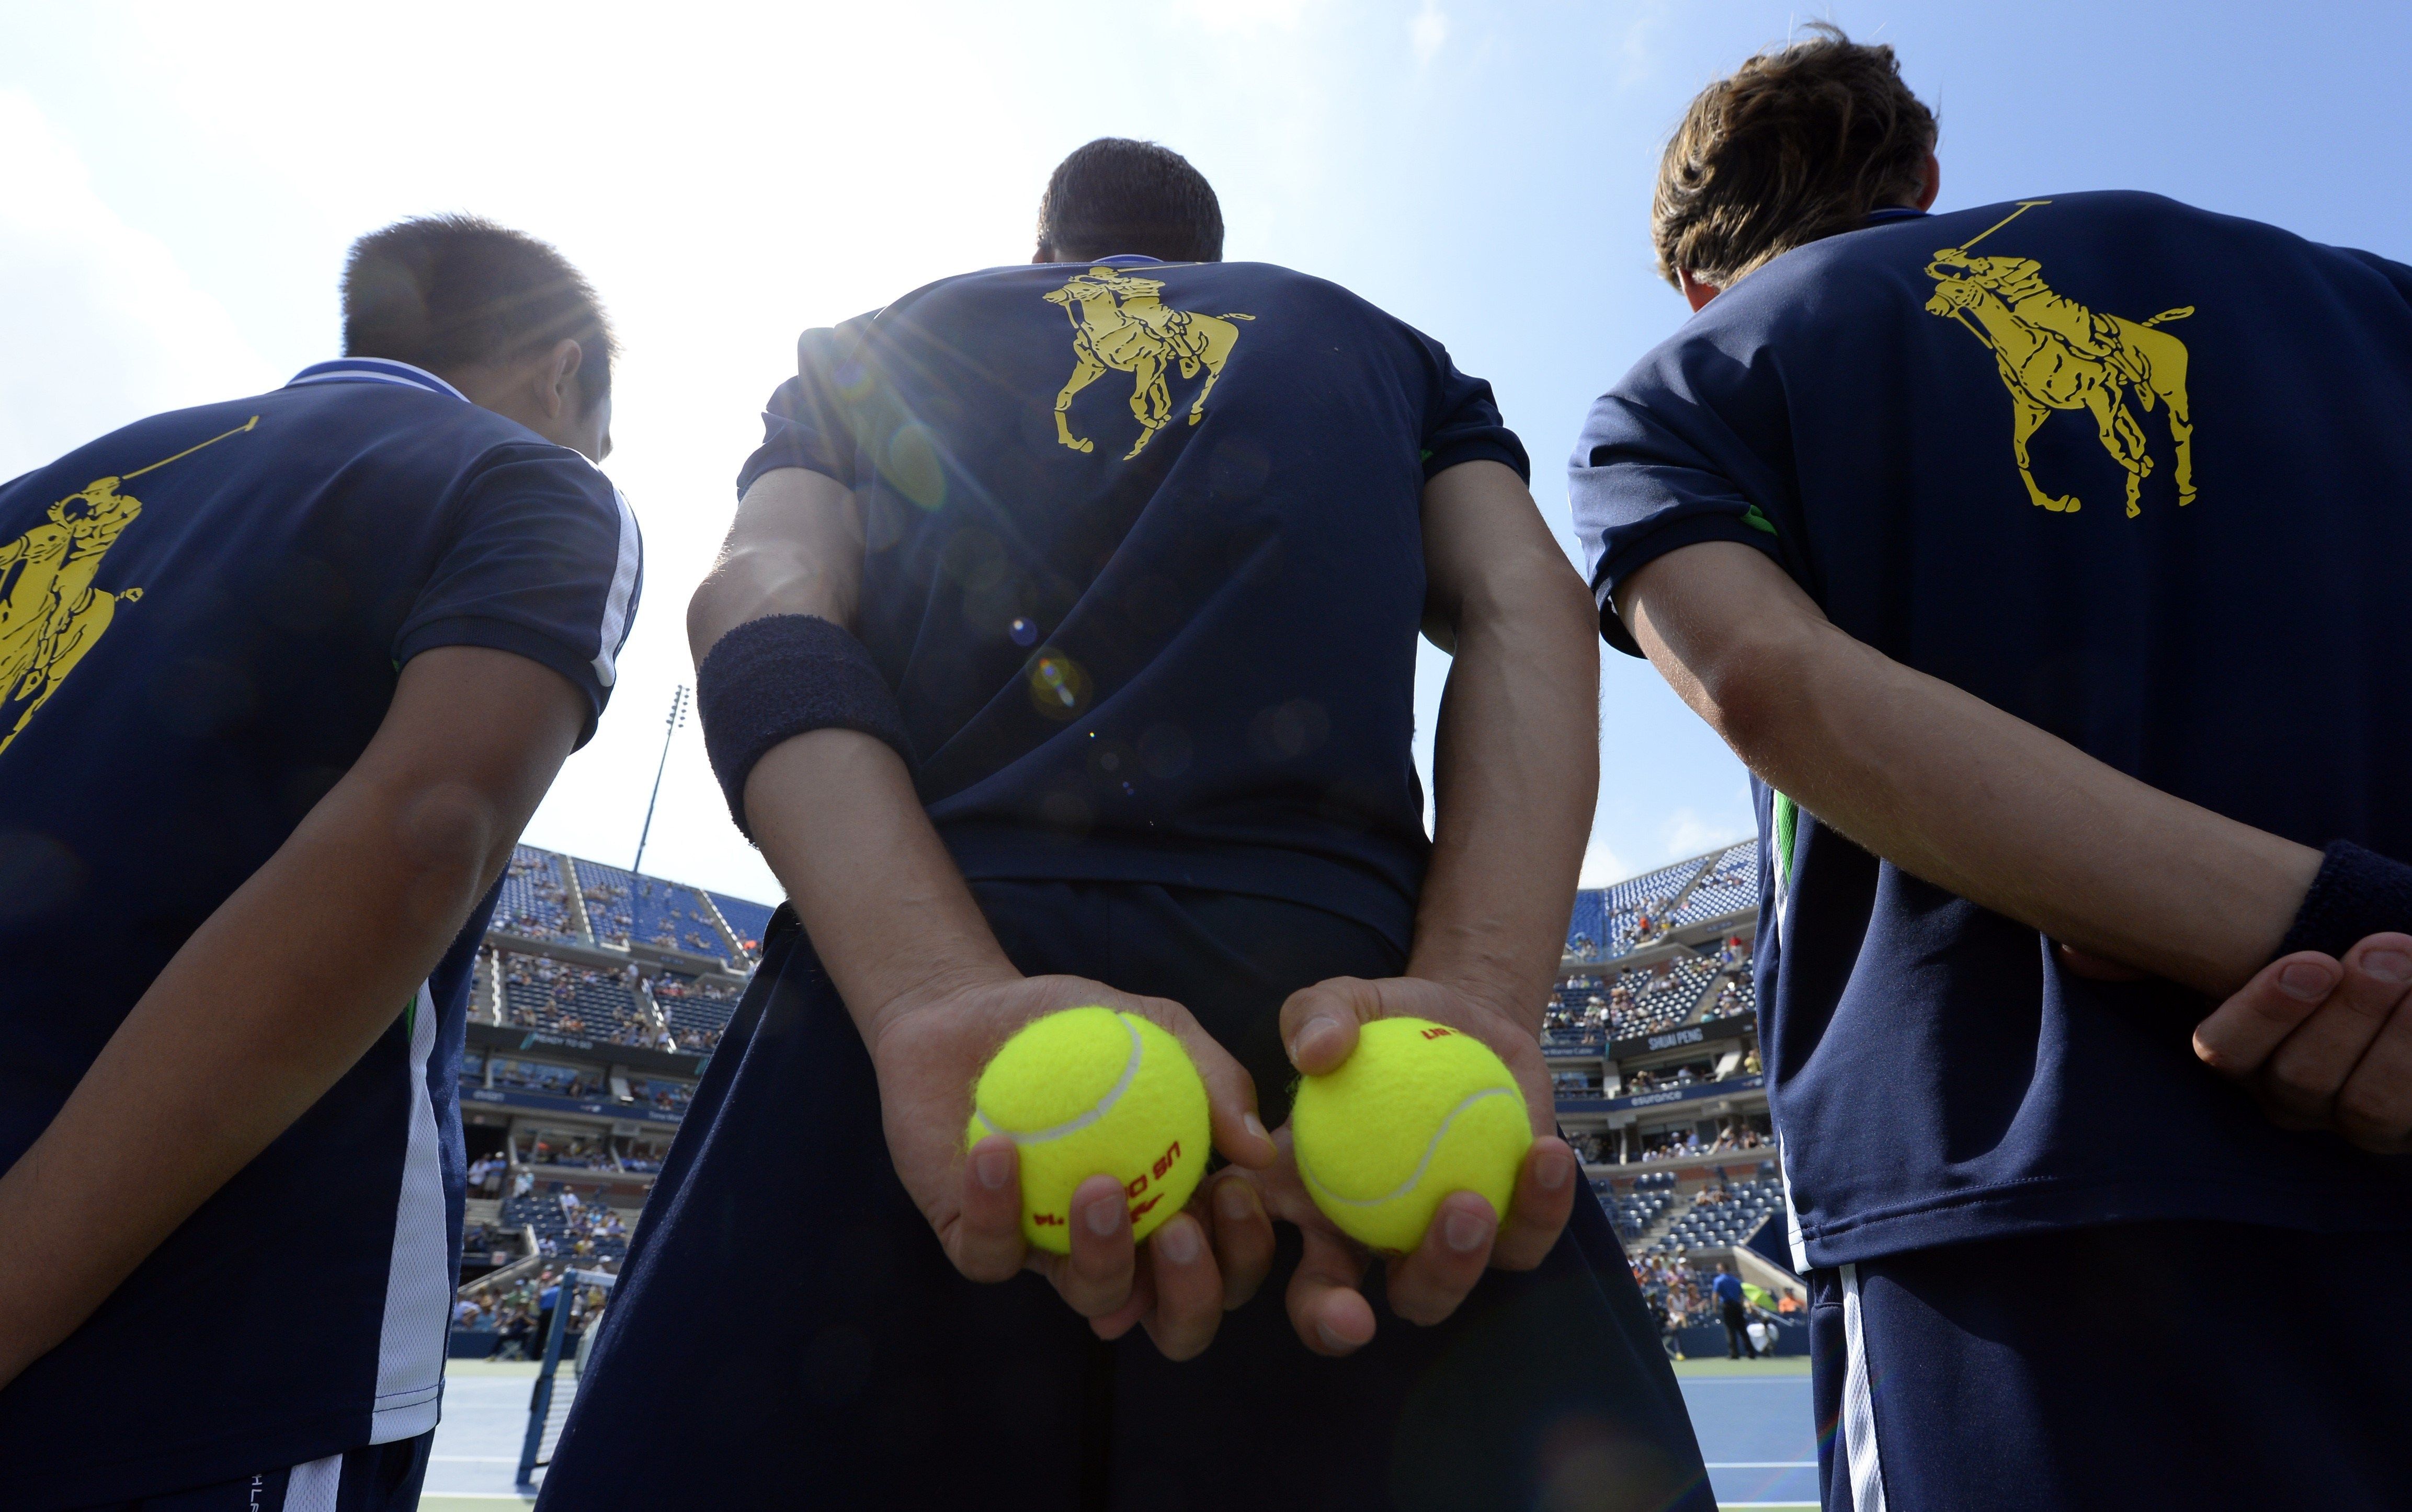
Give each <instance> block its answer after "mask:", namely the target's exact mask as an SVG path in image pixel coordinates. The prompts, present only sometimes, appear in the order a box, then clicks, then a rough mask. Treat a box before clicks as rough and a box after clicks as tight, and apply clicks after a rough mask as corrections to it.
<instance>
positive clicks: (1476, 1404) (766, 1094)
mask: <svg viewBox="0 0 2412 1512" xmlns="http://www.w3.org/2000/svg"><path fill="white" fill-rule="evenodd" d="M974 891H975V893H976V894H977V895H978V899H979V902H980V904H981V907H982V909H983V910H984V911H985V912H986V914H987V915H988V917H989V920H990V922H991V924H992V925H993V927H994V928H995V929H996V932H997V935H998V938H999V939H1000V940H1001V941H1002V942H1003V943H1004V945H1005V947H1006V949H1007V952H1008V953H1009V954H1010V955H1011V956H1012V958H1013V960H1014V962H1015V963H1016V964H1017V965H1019V966H1020V967H1021V968H1022V970H1024V971H1026V972H1032V973H1040V972H1070V973H1078V974H1080V975H1081V976H1092V977H1096V978H1097V979H1099V980H1103V981H1108V982H1111V983H1113V984H1114V985H1115V986H1117V987H1119V988H1122V989H1125V991H1134V992H1143V993H1150V994H1155V995H1160V996H1165V997H1171V998H1175V999H1178V1000H1179V1001H1181V1002H1183V1003H1184V1004H1185V1005H1186V1006H1188V1007H1189V1009H1190V1010H1191V1011H1192V1012H1193V1013H1195V1014H1196V1015H1197V1016H1198V1018H1199V1020H1200V1022H1202V1023H1203V1024H1204V1025H1205V1027H1206V1028H1207V1029H1208V1030H1209V1031H1210V1032H1211V1033H1213V1035H1215V1036H1216V1038H1217V1039H1218V1040H1220V1041H1221V1043H1222V1044H1223V1045H1224V1046H1225V1047H1226V1048H1228V1050H1231V1051H1232V1053H1233V1054H1234V1055H1236V1056H1238V1057H1239V1058H1240V1060H1241V1061H1242V1062H1243V1064H1246V1065H1247V1067H1248V1068H1249V1071H1250V1072H1251V1074H1252V1075H1254V1076H1255V1077H1256V1079H1257V1088H1258V1091H1259V1094H1260V1095H1261V1098H1262V1101H1263V1102H1264V1104H1265V1112H1266V1115H1267V1118H1268V1121H1269V1122H1277V1121H1278V1120H1279V1118H1280V1117H1281V1116H1282V1111H1283V1108H1285V1107H1286V1106H1287V1087H1288V1084H1289V1081H1290V1079H1291V1076H1290V1073H1289V1071H1288V1069H1287V1062H1286V1061H1285V1060H1284V1059H1283V1055H1282V1047H1281V1038H1280V1034H1279V1025H1278V1013H1279V1010H1280V1007H1281V1004H1282V1001H1283V999H1284V998H1285V997H1286V996H1287V994H1288V993H1289V992H1290V991H1294V990H1295V989H1297V988H1299V987H1301V986H1303V985H1306V984H1308V983H1311V982H1314V981H1316V980H1319V979H1321V978H1324V977H1327V976H1338V975H1356V976H1390V975H1394V974H1395V973H1396V972H1397V971H1398V969H1399V967H1400V964H1401V960H1400V953H1399V951H1398V949H1397V947H1394V946H1392V945H1390V943H1388V942H1387V941H1386V940H1384V939H1383V938H1382V937H1381V936H1380V935H1379V934H1377V933H1375V932H1373V931H1371V930H1369V929H1367V928H1365V927H1363V926H1360V925H1358V924H1355V923H1353V922H1351V921H1349V920H1346V919H1344V918H1341V917H1337V916H1334V915H1331V914H1327V913H1324V912H1322V911H1321V910H1319V909H1314V908H1308V907H1303V906H1300V905H1296V904H1290V903H1275V902H1271V901H1267V900H1261V899H1250V898H1239V897H1232V896H1229V895H1227V894H1208V893H1191V892H1184V891H1175V890H1171V889H1167V888H1157V887H1142V886H1125V885H1111V886H1109V885H1092V884H1071V883H981V884H977V885H975V888H974ZM785 922H786V920H785V919H782V920H781V923H779V924H774V925H773V927H772V935H773V938H772V940H771V941H769V942H767V943H766V951H765V955H764V960H763V963H762V967H761V970H760V971H759V972H758V973H757V976H756V977H755V980H754V983H753V986H752V987H751V989H749V991H747V993H746V995H745V999H744V1001H743V1004H742V1005H741V1006H740V1007H739V1009H738V1012H737V1015H736V1017H735V1018H734V1019H733V1020H731V1022H730V1025H729V1028H728V1034H727V1036H726V1037H725V1038H724V1039H723V1041H722V1044H721V1047H720V1050H719V1051H718V1053H717V1054H715V1055H714V1056H713V1061H712V1065H711V1068H710V1069H709V1071H708V1072H707V1073H706V1075H705V1078H704V1080H703V1084H702V1086H701V1087H699V1089H698V1091H697V1095H696V1098H695V1101H694V1104H693V1106H692V1107H691V1108H690V1109H689V1110H688V1112H687V1115H686V1118H685V1121H684V1125H683V1126H682V1128H681V1130H680V1133H679V1137H678V1140H677V1142H676V1144H675V1145H674V1146H673V1148H672V1149H671V1152H670V1156H669V1162H668V1164H667V1167H666V1168H665V1169H664V1170H663V1172H662V1175H661V1179H660V1184H659V1185H658V1186H657V1187H656V1188H655V1189H654V1195H653V1198H652V1201H651V1203H650V1204H649V1205H648V1207H647V1209H646V1211H645V1221H644V1223H643V1225H642V1226H640V1228H639V1230H638V1233H637V1236H636V1240H635V1241H634V1243H633V1245H632V1247H631V1249H630V1251H629V1255H628V1259H627V1262H626V1264H625V1267H624V1268H623V1270H622V1272H621V1280H620V1284H619V1286H618V1288H617V1295H616V1296H615V1297H614V1298H613V1299H612V1303H611V1307H610V1311H609V1312H608V1313H607V1314H605V1319H604V1323H603V1326H602V1329H601V1330H600V1332H599V1334H598V1335H597V1338H596V1343H595V1345H594V1348H593V1351H592V1354H591V1355H590V1358H589V1362H588V1368H587V1372H586V1374H585V1376H584V1378H583V1380H582V1382H581V1387H580V1391H579V1396H578V1401H577V1404H576V1406H575V1407H574V1409H573V1410H572V1412H571V1414H570V1417H569V1421H568V1424H567V1426H566V1430H565V1431H564V1433H563V1436H562V1440H561V1445H560V1447H559V1449H558V1450H557V1452H556V1454H555V1456H554V1460H553V1463H552V1469H551V1470H550V1471H549V1472H548V1474H547V1475H546V1477H545V1483H544V1491H543V1496H542V1499H541V1501H540V1503H539V1505H540V1506H541V1507H543V1508H547V1509H557V1512H614V1509H622V1508H625V1509H628V1512H639V1509H641V1512H660V1509H661V1508H663V1507H669V1506H705V1505H728V1506H788V1505H815V1506H900V1507H904V1506H910V1507H942V1506H966V1507H972V1506H976V1507H981V1508H986V1509H993V1512H1017V1509H1022V1508H1047V1509H1066V1512H1069V1509H1074V1508H1080V1509H1089V1508H1106V1507H1131V1508H1139V1507H1145V1508H1148V1509H1151V1512H1209V1509H1211V1512H1227V1509H1228V1508H1230V1507H1234V1506H1258V1505H1276V1504H1277V1505H1287V1506H1313V1507H1316V1508H1318V1509H1324V1512H1352V1509H1357V1508H1425V1507H1430V1508H1447V1509H1449V1512H1464V1509H1467V1508H1493V1507H1501V1508H1521V1507H1541V1506H1570V1507H1572V1506H1580V1507H1583V1508H1587V1509H1588V1508H1626V1507H1631V1508H1637V1509H1638V1508H1643V1507H1647V1508H1650V1509H1652V1512H1665V1509H1669V1508H1697V1509H1700V1512H1708V1509H1710V1508H1712V1507H1713V1501H1712V1498H1711V1496H1710V1493H1709V1490H1708V1483H1707V1478H1706V1475H1705V1474H1704V1473H1703V1471H1702V1469H1701V1466H1700V1460H1699V1448H1698V1447H1697V1446H1696V1445H1695V1444H1694V1442H1693V1438H1692V1431H1691V1426H1690V1422H1689V1419H1688V1418H1687V1417H1686V1416H1685V1414H1684V1404H1683V1399H1682V1397H1681V1396H1680V1395H1679V1394H1678V1392H1677V1389H1676V1386H1675V1380H1674V1376H1673V1373H1672V1371H1671V1370H1670V1368H1669V1364H1668V1361H1667V1358H1666V1355H1665V1353H1664V1351H1662V1350H1661V1349H1660V1348H1659V1345H1658V1338H1657V1330H1656V1329H1655V1327H1653V1325H1652V1323H1651V1320H1650V1316H1649V1314H1648V1313H1647V1312H1646V1311H1645V1309H1644V1308H1643V1305H1642V1301H1641V1298H1640V1293H1639V1292H1638V1291H1637V1290H1636V1288H1635V1286H1634V1284H1633V1281H1632V1277H1631V1273H1630V1272H1629V1271H1628V1270H1627V1269H1626V1267H1625V1257H1624V1255H1623V1253H1622V1251H1621V1250H1620V1249H1619V1247H1618V1245H1617V1241H1616V1236H1615V1234H1614V1231H1613V1230H1612V1229H1610V1226H1609V1223H1608V1220H1607V1218H1606V1217H1605V1216H1604V1215H1603V1214H1602V1213H1601V1211H1600V1210H1599V1208H1598V1205H1597V1204H1596V1202H1593V1201H1590V1200H1587V1199H1586V1200H1583V1201H1581V1202H1579V1203H1578V1205H1577V1212H1576V1217H1575V1220H1574V1222H1573V1223H1572V1224H1571V1225H1570V1226H1569V1227H1568V1230H1567V1232H1566V1236H1565V1237H1564V1238H1563V1239H1562V1240H1560V1241H1559V1243H1558V1246H1557V1248H1556V1249H1555V1250H1554V1251H1553V1252H1552V1254H1551V1255H1550V1256H1549V1258H1548V1260H1547V1261H1546V1263H1545V1264H1544V1265H1543V1266H1542V1267H1541V1268H1540V1269H1539V1270H1534V1271H1531V1272H1529V1273H1523V1274H1508V1273H1505V1272H1500V1271H1493V1272H1492V1273H1491V1274H1490V1275H1489V1276H1488V1277H1487V1278H1486V1279H1485V1280H1484V1281H1483V1282H1482V1283H1481V1284H1479V1285H1478V1287H1477V1288H1476V1290H1475V1292H1474V1294H1473V1295H1472V1297H1471V1298H1469V1299H1468V1300H1467V1302H1466V1304H1465V1305H1464V1306H1463V1308H1461V1309H1460V1310H1459V1312H1458V1314H1457V1315H1456V1316H1455V1317H1453V1318H1451V1319H1450V1320H1449V1322H1447V1323H1445V1324H1442V1325H1440V1326H1439V1327H1436V1328H1431V1329H1420V1328H1417V1327H1414V1326H1413V1325H1410V1324H1407V1323H1405V1322H1403V1321H1401V1320H1399V1319H1398V1318H1396V1317H1394V1316H1391V1315H1390V1314H1388V1312H1387V1309H1385V1308H1383V1306H1382V1303H1381V1300H1380V1292H1379V1286H1378V1277H1379V1270H1378V1268H1377V1269H1376V1270H1375V1272H1374V1275H1373V1279H1372V1281H1371V1282H1370V1283H1369V1284H1372V1285H1373V1286H1374V1288H1375V1289H1374V1291H1373V1293H1372V1296H1373V1298H1374V1299H1375V1308H1376V1312H1377V1314H1379V1316H1380V1318H1381V1324H1380V1332H1379V1335H1378V1337H1376V1339H1375V1342H1374V1343H1373V1344H1372V1345H1370V1346H1369V1347H1368V1348H1366V1349H1364V1350H1362V1351H1360V1353H1359V1354H1357V1355H1356V1356H1354V1357H1352V1358H1347V1359H1326V1358H1321V1357H1319V1356H1316V1355H1312V1354H1309V1353H1308V1352H1307V1351H1306V1349H1305V1348H1304V1346H1302V1344H1300V1343H1299V1342H1298V1340H1297V1338H1296V1337H1295V1336H1294V1335H1293V1334H1292V1332H1291V1330H1290V1326H1289V1321H1288V1317H1287V1313H1286V1312H1285V1310H1284V1307H1283V1303H1282V1289H1283V1286H1284V1284H1285V1283H1286V1281H1287V1276H1288V1273H1289V1270H1290V1269H1291V1268H1292V1267H1293V1266H1294V1265H1295V1263H1296V1259H1297V1255H1298V1244H1297V1234H1296V1232H1295V1231H1294V1230H1292V1229H1289V1228H1287V1227H1283V1228H1281V1229H1280V1230H1279V1232H1280V1233H1281V1235H1282V1237H1283V1247H1282V1251H1281V1258H1280V1259H1279V1261H1278V1262H1277V1268H1276V1270H1275V1271H1274V1273H1273V1276H1272V1279H1271V1280H1269V1281H1268V1282H1267V1283H1266V1285H1265V1287H1264V1288H1263V1290H1262V1291H1261V1292H1260V1293H1259V1294H1258V1295H1257V1297H1256V1299H1254V1300H1252V1301H1250V1302H1249V1303H1248V1304H1247V1305H1246V1306H1244V1307H1242V1308H1240V1309H1239V1310H1238V1311H1236V1312H1234V1313H1232V1314H1229V1315H1228V1317H1227V1318H1226V1319H1225V1320H1224V1323H1223V1327H1222V1331H1221V1332H1220V1333H1219V1334H1218V1335H1217V1336H1216V1338H1215V1341H1214V1343H1213V1347H1211V1348H1210V1349H1208V1350H1207V1351H1206V1353H1205V1354H1204V1355H1203V1356H1201V1357H1199V1358H1197V1359H1193V1360H1190V1361H1188V1362H1186V1363H1184V1364H1178V1365H1176V1364H1172V1363H1170V1362H1169V1361H1167V1360H1166V1359H1164V1358H1163V1357H1162V1356H1160V1355H1158V1354H1157V1353H1156V1352H1155V1347H1154V1346H1153V1345H1152V1344H1150V1343H1148V1342H1147V1339H1146V1337H1145V1335H1144V1333H1143V1332H1142V1331H1141V1330H1138V1329H1134V1330H1132V1332H1131V1333H1130V1334H1129V1335H1128V1336H1127V1337H1125V1339H1123V1340H1121V1341H1119V1342H1117V1343H1111V1344H1107V1343H1099V1342H1098V1341H1097V1340H1096V1338H1095V1337H1094V1336H1093V1335H1092V1334H1091V1333H1090V1331H1089V1329H1088V1326H1087V1324H1086V1323H1085V1322H1084V1321H1083V1320H1082V1319H1081V1318H1080V1317H1078V1316H1077V1315H1075V1314H1073V1313H1072V1312H1071V1310H1070V1309H1069V1308H1067V1307H1066V1306H1065V1305H1064V1303H1063V1301H1062V1300H1061V1299H1059V1298H1058V1297H1057V1296H1056V1295H1055V1293H1054V1291H1053V1289H1052V1287H1050V1286H1049V1285H1048V1284H1046V1282H1045V1281H1043V1280H1042V1279H1040V1278H1039V1277H1037V1276H1036V1275H1028V1274H1025V1275H1023V1276H1021V1277H1018V1278H1016V1279H1015V1280H1013V1281H1011V1282H1007V1283H1006V1284H1002V1285H976V1284H972V1283H970V1282H967V1281H965V1280H963V1278H962V1277H961V1276H959V1275H957V1274H956V1272H955V1270H953V1268H952V1267H951V1266H949V1264H948V1262H947V1258H946V1255H945V1253H944V1252H943V1251H942V1250H941V1249H940V1247H939V1245H938V1242H937V1240H936V1239H935V1238H934V1236H933V1235H932V1234H931V1232H930V1229H929V1225H928V1224H927V1222H926V1221H924V1220H923V1218H922V1217H921V1215H920V1213H919V1211H918V1210H916V1209H915V1208H914V1206H913V1204H912V1203H911V1201H910V1200H909V1199H908V1198H907V1197H906V1196H905V1190H904V1188H903V1186H902V1185H901V1184H900V1183H899V1182H898V1181H897V1180H896V1176H895V1171H894V1168H893V1167H892V1166H891V1165H890V1162H889V1157H888V1151H887V1146H886V1143H885V1141H884V1140H883V1138H882V1137H881V1133H880V1122H879V1100H878V1094H877V1089H876V1087H875V1083H874V1080H873V1077H872V1068H871V1063H870V1058H869V1057H868V1056H867V1055H866V1054H865V1053H864V1050H863V1047H862V1044H861V1041H860V1037H859V1036H858V1035H857V1034H856V1032H855V1028H854V1024H853V1022H852V1020H849V1019H848V1018H847V1017H846V1010H845V1007H844V1006H843V1005H842V1004H841V1003H840V1002H839V1000H838V996H837V994H836V992H835V991H834V990H833V989H832V988H831V986H830V983H829V980H828V978H827V977H826V976H824V975H823V974H822V972H821V970H820V968H819V964H818V962H816V960H815V958H814V956H813V953H812V950H811V948H810V947H809V946H808V945H807V944H806V942H805V941H804V939H803V936H802V932H800V931H795V930H793V929H792V928H789V929H787V930H786V931H784V932H783V931H782V928H781V924H784V923H785ZM1269 1488H1278V1491H1277V1492H1272V1491H1269ZM1269 1494H1271V1495H1272V1498H1273V1499H1272V1501H1271V1502H1269V1501H1268V1500H1267V1498H1268V1495H1269Z"/></svg>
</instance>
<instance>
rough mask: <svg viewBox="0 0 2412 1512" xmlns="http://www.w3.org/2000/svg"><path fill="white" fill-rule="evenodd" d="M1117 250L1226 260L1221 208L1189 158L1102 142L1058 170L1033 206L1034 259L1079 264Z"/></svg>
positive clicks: (1144, 144) (1149, 145)
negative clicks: (1035, 211)
mask: <svg viewBox="0 0 2412 1512" xmlns="http://www.w3.org/2000/svg"><path fill="white" fill-rule="evenodd" d="M1118 252H1136V253H1140V254H1141V255H1143V256H1146V257H1161V258H1163V259H1164V260H1165V261H1167V262H1221V261H1222V260H1223V207H1222V204H1221V203H1220V202H1219V201H1217V200H1216V199H1215V198H1214V186H1213V184H1211V183H1207V182H1206V175H1204V174H1203V173H1200V172H1199V171H1198V170H1197V169H1194V168H1192V167H1190V166H1189V159H1187V158H1185V157H1184V156H1182V155H1181V154H1179V153H1176V152H1174V151H1173V150H1172V149H1171V148H1169V147H1159V146H1157V145H1156V144H1155V142H1152V141H1132V140H1131V139H1128V138H1126V137H1099V138H1098V139H1096V140H1095V141H1093V142H1091V143H1089V144H1088V145H1087V146H1085V147H1081V148H1078V149H1075V150H1074V152H1073V154H1072V155H1071V156H1069V157H1067V158H1066V159H1064V161H1062V162H1061V163H1058V164H1056V165H1055V171H1054V172H1053V173H1052V174H1051V175H1050V176H1049V177H1048V180H1047V192H1046V194H1044V195H1043V196H1041V197H1040V198H1039V200H1038V254H1039V256H1040V257H1042V258H1044V259H1046V260H1048V261H1052V262H1081V261H1084V260H1086V259H1088V258H1091V257H1112V256H1113V255H1114V254H1115V253H1118Z"/></svg>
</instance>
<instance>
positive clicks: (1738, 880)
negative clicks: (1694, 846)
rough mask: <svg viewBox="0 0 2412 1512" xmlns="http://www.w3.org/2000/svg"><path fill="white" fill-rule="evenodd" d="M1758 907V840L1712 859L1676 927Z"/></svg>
mask: <svg viewBox="0 0 2412 1512" xmlns="http://www.w3.org/2000/svg"><path fill="white" fill-rule="evenodd" d="M1757 907H1758V841H1756V840H1746V841H1743V843H1742V844H1739V845H1736V846H1734V847H1733V848H1732V849H1731V850H1728V851H1726V852H1724V853H1723V854H1722V855H1720V856H1718V857H1717V859H1715V860H1714V861H1713V862H1711V863H1710V865H1709V868H1708V870H1707V871H1706V872H1704V873H1702V874H1701V876H1700V878H1699V881H1697V882H1694V883H1693V884H1692V890H1691V891H1690V892H1688V893H1686V894H1684V901H1683V903H1682V904H1681V905H1679V906H1678V907H1677V908H1676V910H1675V913H1674V916H1673V921H1672V922H1673V926H1674V927H1675V928H1677V929H1681V928H1683V927H1684V925H1686V924H1697V923H1699V922H1700V921H1701V920H1703V919H1710V918H1721V917H1725V916H1727V915H1729V914H1738V913H1742V912H1744V911H1745V910H1750V909H1756V908H1757Z"/></svg>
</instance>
